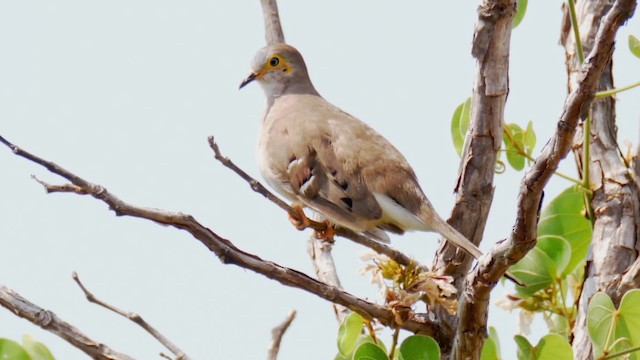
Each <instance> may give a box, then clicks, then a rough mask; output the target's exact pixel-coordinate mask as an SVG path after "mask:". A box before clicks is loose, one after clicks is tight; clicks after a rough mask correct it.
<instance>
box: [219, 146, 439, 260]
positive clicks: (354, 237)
mask: <svg viewBox="0 0 640 360" xmlns="http://www.w3.org/2000/svg"><path fill="white" fill-rule="evenodd" d="M208 141H209V147H211V150H213V153H214V154H215V158H216V160H218V161H220V162H221V163H222V165H224V166H225V167H227V168H228V169H231V170H232V171H233V172H235V173H236V174H238V175H239V176H240V177H241V178H242V179H244V181H246V182H247V183H248V184H249V186H250V187H251V190H253V191H255V192H257V193H258V194H260V195H262V196H264V197H265V198H266V199H267V200H269V201H271V202H272V203H274V204H276V205H277V206H278V207H279V208H281V209H282V210H284V211H286V212H287V213H288V214H289V215H291V216H293V217H294V218H297V217H298V212H297V211H296V210H294V209H293V208H292V207H291V206H289V204H287V203H286V202H284V201H283V200H281V199H280V198H279V197H277V196H276V195H274V194H273V193H272V192H271V191H269V190H268V189H267V188H266V187H265V186H264V185H262V184H261V183H260V182H259V181H258V180H256V179H255V178H253V177H251V175H249V174H247V173H246V172H245V171H244V170H242V169H241V168H240V167H238V166H237V165H236V164H235V163H234V162H233V161H232V160H231V159H229V158H228V157H226V156H224V155H222V152H221V151H220V147H219V146H218V144H217V143H216V141H215V138H214V137H213V136H209V138H208ZM309 227H310V228H311V229H313V230H316V231H326V230H327V224H326V223H325V222H318V221H314V220H312V219H309ZM335 234H336V235H338V236H341V237H343V238H346V239H349V240H351V241H353V242H355V243H357V244H360V245H363V246H366V247H368V248H370V249H371V250H373V251H375V252H377V253H379V254H383V255H386V256H387V257H389V258H390V259H392V260H393V261H395V262H397V263H398V264H400V265H404V266H407V265H409V264H413V265H415V266H419V267H420V268H422V269H425V270H428V268H427V267H426V266H424V265H421V264H419V263H418V262H417V261H416V260H414V259H411V258H410V257H409V256H407V255H405V254H404V253H402V252H401V251H398V250H396V249H393V248H391V247H390V246H387V245H385V244H382V243H380V242H379V241H375V240H372V239H370V238H368V237H366V236H363V235H360V234H358V233H356V232H354V231H352V230H350V229H347V228H345V227H342V226H337V227H336V229H335Z"/></svg>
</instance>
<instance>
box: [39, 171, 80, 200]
mask: <svg viewBox="0 0 640 360" xmlns="http://www.w3.org/2000/svg"><path fill="white" fill-rule="evenodd" d="M31 178H32V179H33V180H35V181H36V182H37V183H38V184H40V185H42V186H43V187H44V190H45V191H46V192H47V194H49V193H54V192H70V193H76V194H78V195H87V192H86V191H84V190H82V188H81V187H79V186H76V185H73V184H61V185H51V184H48V183H47V182H44V181H42V180H40V179H38V178H37V177H36V176H35V175H31Z"/></svg>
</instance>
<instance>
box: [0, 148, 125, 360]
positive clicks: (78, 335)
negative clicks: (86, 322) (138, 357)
mask: <svg viewBox="0 0 640 360" xmlns="http://www.w3.org/2000/svg"><path fill="white" fill-rule="evenodd" d="M2 140H3V139H1V138H0V141H2ZM3 142H4V141H3ZM0 305H2V306H4V307H5V308H6V309H7V310H9V311H11V312H12V313H13V314H15V315H17V316H19V317H21V318H23V319H26V320H28V321H30V322H31V323H33V324H35V325H38V326H40V327H41V328H43V329H45V330H47V331H49V332H52V333H54V334H56V335H58V336H59V337H61V338H63V339H64V340H65V341H67V342H68V343H69V344H71V345H73V346H75V347H76V348H78V349H80V350H81V351H82V352H84V353H85V354H87V355H89V356H90V357H91V358H92V359H99V360H133V358H132V357H130V356H128V355H125V354H122V353H119V352H117V351H115V350H113V349H111V348H110V347H108V346H107V345H105V344H103V343H100V342H97V341H95V340H93V339H91V338H90V337H88V336H87V335H85V334H84V333H83V332H81V331H80V330H79V329H77V328H76V327H75V326H73V325H71V324H69V323H68V322H66V321H64V320H62V319H60V318H59V317H58V316H57V315H56V314H54V313H53V311H50V310H45V309H43V308H41V307H39V306H37V305H35V304H33V303H32V302H30V301H29V300H27V299H25V298H23V297H22V296H20V295H19V294H18V293H16V292H14V291H13V290H11V289H9V288H7V287H6V286H4V285H0Z"/></svg>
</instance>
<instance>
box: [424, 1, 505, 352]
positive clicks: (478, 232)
mask: <svg viewBox="0 0 640 360" xmlns="http://www.w3.org/2000/svg"><path fill="white" fill-rule="evenodd" d="M515 12H516V3H515V1H513V0H485V1H483V2H482V3H481V4H480V6H479V7H478V21H477V24H476V28H475V32H474V35H473V48H472V54H473V56H474V57H475V58H476V60H477V70H476V78H475V82H474V87H473V97H472V108H471V116H470V120H469V130H468V131H467V135H466V139H465V145H464V150H463V154H462V161H461V164H460V170H459V173H458V181H457V184H456V187H455V191H456V204H455V206H454V208H453V210H452V214H451V217H450V218H449V223H450V224H451V225H452V226H453V227H455V228H456V229H458V230H459V231H460V232H461V233H462V234H464V235H465V236H467V238H468V239H470V240H471V241H472V242H474V243H475V244H479V243H480V242H481V240H482V237H483V234H484V229H485V226H486V223H487V218H488V216H489V210H490V209H491V203H492V201H493V194H494V185H493V179H494V175H495V166H496V160H497V156H498V150H499V149H500V144H501V143H502V133H503V127H504V108H505V103H506V100H507V95H508V93H509V49H510V41H511V24H512V19H513V16H514V14H515ZM472 260H473V259H472V258H471V257H469V256H467V255H466V254H465V253H464V252H463V251H458V250H457V248H456V247H455V246H450V245H448V243H447V242H443V243H441V245H440V248H439V249H438V252H437V254H436V259H435V260H434V269H435V271H436V272H437V273H440V274H444V275H449V276H453V277H454V278H455V279H456V285H457V286H456V287H457V288H458V289H462V280H463V276H465V275H466V274H467V273H468V271H469V268H470V267H471V262H472ZM497 279H498V278H493V279H486V280H483V281H484V282H486V283H487V286H489V287H490V288H492V287H493V285H490V283H491V282H493V283H494V284H495V282H496V281H497ZM462 295H463V291H460V292H459V296H462ZM488 300H489V296H488V294H487V296H486V299H483V301H486V302H487V303H488ZM476 310H478V313H477V314H475V315H476V318H475V319H471V318H466V315H467V314H466V313H465V311H466V310H465V309H464V308H462V307H461V308H459V310H458V316H452V315H450V314H448V312H447V311H446V309H437V314H438V316H440V318H442V319H443V323H445V324H446V326H448V327H449V328H451V329H452V331H454V332H455V330H454V329H456V328H458V327H459V326H460V324H459V320H460V319H463V318H464V320H465V321H469V322H470V323H468V324H464V325H463V327H468V328H473V327H476V326H477V327H478V329H482V328H485V326H486V316H487V310H488V306H485V307H482V308H478V309H476ZM483 318H484V319H483ZM479 319H483V320H481V321H479ZM471 322H475V323H471ZM473 335H474V336H476V339H475V340H476V341H470V342H468V343H467V342H465V343H458V344H457V346H458V347H459V349H457V351H458V352H459V354H462V355H461V357H462V358H464V357H465V356H471V355H472V354H473V353H474V352H477V351H479V348H481V346H480V345H482V342H483V341H484V334H482V333H474V334H473ZM453 340H454V339H453V338H451V339H449V342H448V343H447V344H441V346H443V345H446V347H445V346H443V348H444V349H443V350H444V352H445V353H447V352H448V349H450V348H451V345H452V343H453Z"/></svg>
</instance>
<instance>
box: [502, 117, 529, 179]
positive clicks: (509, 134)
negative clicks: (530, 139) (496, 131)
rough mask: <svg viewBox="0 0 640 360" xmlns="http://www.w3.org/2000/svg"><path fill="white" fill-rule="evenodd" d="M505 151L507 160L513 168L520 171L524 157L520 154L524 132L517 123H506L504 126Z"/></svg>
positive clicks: (522, 147) (522, 149) (522, 167)
mask: <svg viewBox="0 0 640 360" xmlns="http://www.w3.org/2000/svg"><path fill="white" fill-rule="evenodd" d="M504 132H505V133H504V136H503V137H502V139H503V141H504V147H505V151H506V153H507V161H508V162H509V164H510V165H511V167H513V168H514V169H516V170H518V171H520V170H522V169H524V161H525V157H524V156H523V155H522V152H523V151H524V132H523V131H522V128H520V126H518V124H506V125H505V128H504Z"/></svg>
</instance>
